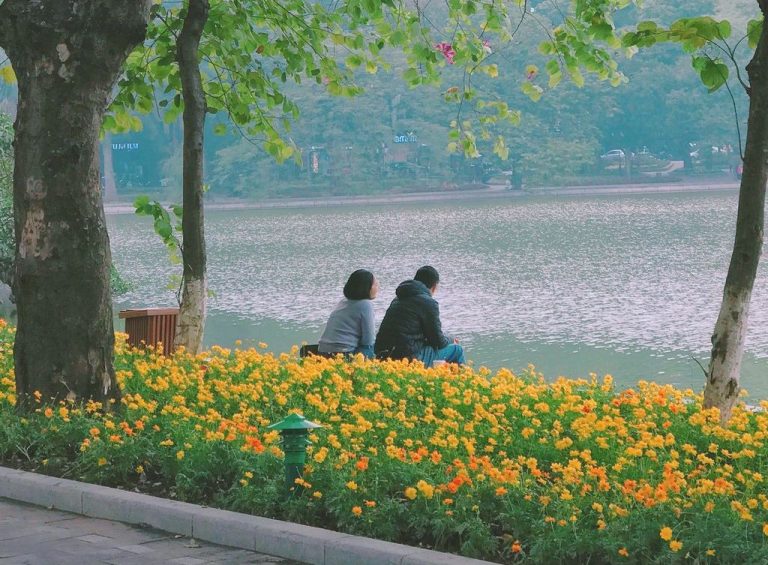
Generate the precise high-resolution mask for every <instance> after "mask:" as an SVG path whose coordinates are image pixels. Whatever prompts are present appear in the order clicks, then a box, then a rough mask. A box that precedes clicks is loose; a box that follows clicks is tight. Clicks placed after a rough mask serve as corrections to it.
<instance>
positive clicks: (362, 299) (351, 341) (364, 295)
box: [317, 269, 379, 359]
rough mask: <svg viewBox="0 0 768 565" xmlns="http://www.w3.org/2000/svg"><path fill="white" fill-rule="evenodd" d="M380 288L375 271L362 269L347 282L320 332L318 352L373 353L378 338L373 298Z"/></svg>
mask: <svg viewBox="0 0 768 565" xmlns="http://www.w3.org/2000/svg"><path fill="white" fill-rule="evenodd" d="M378 292H379V282H378V281H377V280H376V277H374V276H373V273H371V272H370V271H366V270H365V269H358V270H357V271H355V272H354V273H352V274H351V275H350V276H349V279H348V280H347V284H345V285H344V298H343V299H342V300H341V302H339V303H338V304H337V305H336V308H334V309H333V312H331V315H330V317H329V318H328V323H327V324H325V329H324V330H323V335H322V336H320V341H319V344H318V348H317V351H318V353H321V354H324V355H329V354H335V353H346V354H355V353H362V354H363V355H365V356H366V357H367V358H369V359H370V358H371V357H373V342H374V340H375V339H376V329H375V326H376V324H375V320H374V315H373V304H372V302H371V301H372V300H373V299H374V298H376V294H377V293H378Z"/></svg>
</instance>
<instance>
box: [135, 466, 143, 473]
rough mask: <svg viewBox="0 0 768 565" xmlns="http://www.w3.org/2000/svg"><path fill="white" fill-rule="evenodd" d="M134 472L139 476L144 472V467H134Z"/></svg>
mask: <svg viewBox="0 0 768 565" xmlns="http://www.w3.org/2000/svg"><path fill="white" fill-rule="evenodd" d="M136 472H137V473H138V474H139V475H141V474H142V473H143V472H144V467H143V466H142V465H136Z"/></svg>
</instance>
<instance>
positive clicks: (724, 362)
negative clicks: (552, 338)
mask: <svg viewBox="0 0 768 565" xmlns="http://www.w3.org/2000/svg"><path fill="white" fill-rule="evenodd" d="M759 3H760V8H761V10H762V11H763V14H766V11H768V8H767V6H768V1H766V0H760V2H759ZM747 72H748V74H749V88H750V91H749V118H748V121H747V142H746V146H745V151H744V173H743V175H742V177H741V188H740V190H739V209H738V213H737V217H736V238H735V241H734V244H733V254H732V255H731V263H730V266H729V267H728V276H727V278H726V281H725V288H724V289H723V302H722V305H721V306H720V314H719V315H718V318H717V322H716V323H715V332H714V334H713V335H712V358H711V360H710V363H709V371H708V374H707V384H706V387H705V388H704V406H705V407H706V408H712V407H717V408H719V409H720V418H721V420H722V422H727V421H728V420H729V419H730V417H731V411H732V410H733V406H734V404H735V403H736V400H737V398H738V394H739V375H740V371H741V360H742V357H743V354H744V339H745V338H746V334H747V320H748V318H749V303H750V299H751V297H752V288H753V287H754V283H755V276H756V274H757V265H758V263H759V261H760V253H761V251H762V247H763V224H764V209H765V184H766V181H767V180H768V26H765V25H764V26H763V31H762V33H761V35H760V41H759V43H758V45H757V49H756V50H755V54H754V56H753V57H752V60H751V61H750V63H749V65H747Z"/></svg>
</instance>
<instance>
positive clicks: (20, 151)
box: [0, 0, 150, 408]
mask: <svg viewBox="0 0 768 565" xmlns="http://www.w3.org/2000/svg"><path fill="white" fill-rule="evenodd" d="M149 9H150V0H90V1H89V2H81V1H78V0H39V1H37V2H29V1H28V0H5V2H3V3H2V4H0V21H1V22H2V28H3V32H2V33H0V45H1V46H2V47H3V48H4V49H5V51H6V53H7V54H8V56H9V57H10V60H11V63H12V64H13V68H14V70H15V72H16V77H17V78H18V89H19V90H18V91H19V99H18V112H17V117H16V122H15V141H14V143H15V152H16V163H15V169H14V179H13V187H14V188H13V192H14V213H15V236H16V252H15V255H16V260H15V277H14V283H15V284H14V294H15V297H16V303H17V308H18V328H17V332H16V342H15V345H14V358H15V369H16V390H17V395H18V399H19V406H20V407H22V408H23V407H24V406H25V405H27V403H28V402H29V399H30V396H31V395H32V393H33V392H34V391H40V392H41V393H42V394H43V397H45V398H56V399H63V398H69V399H77V400H80V399H85V398H89V399H95V400H100V401H108V400H109V399H112V398H116V397H117V396H118V395H119V390H118V387H117V383H116V382H115V375H114V366H113V357H114V351H113V349H114V331H113V327H112V301H111V294H110V288H109V266H110V262H111V256H110V250H109V238H108V235H107V230H106V225H105V221H104V210H103V206H102V200H101V192H100V188H99V158H98V152H99V128H100V125H101V121H102V117H103V114H104V111H105V109H106V107H107V104H108V102H109V100H110V97H111V95H112V90H113V88H114V86H115V83H116V81H117V78H118V76H119V73H120V69H121V67H122V65H123V62H124V61H125V58H126V57H127V55H128V53H129V52H130V50H131V49H132V48H133V47H134V46H135V45H137V44H138V43H139V42H141V41H142V40H143V38H144V36H145V33H146V27H147V22H148V19H149Z"/></svg>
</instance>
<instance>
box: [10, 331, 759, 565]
mask: <svg viewBox="0 0 768 565" xmlns="http://www.w3.org/2000/svg"><path fill="white" fill-rule="evenodd" d="M13 336H14V330H13V328H11V327H9V326H7V325H6V324H5V323H0V371H2V372H1V373H0V375H2V376H0V462H2V463H3V464H5V465H9V466H14V467H19V468H24V469H28V470H33V471H37V472H41V473H46V474H50V475H56V476H62V477H67V478H71V479H77V480H83V481H90V482H94V483H99V484H105V485H111V486H120V487H122V488H127V489H134V488H136V489H139V490H142V491H145V492H149V493H155V494H160V495H162V496H168V497H173V498H178V499H182V500H188V501H192V502H198V503H205V504H211V505H216V506H219V507H224V508H229V509H233V510H238V511H242V512H249V513H254V514H259V515H263V516H269V517H274V518H280V519H285V520H292V521H296V522H301V523H307V524H312V525H318V526H322V527H330V528H334V529H337V530H340V531H345V532H349V533H353V534H361V535H366V536H372V537H376V538H380V539H385V540H392V541H397V542H404V543H410V544H414V545H416V544H421V545H424V546H427V547H433V548H436V549H440V550H444V551H453V552H458V553H461V554H463V555H466V556H473V557H482V558H485V559H489V560H494V561H499V562H503V563H547V564H549V563H586V562H590V563H624V562H626V563H684V562H685V563H688V562H695V563H735V562H744V563H762V562H766V560H768V496H766V488H765V477H766V476H768V475H767V473H768V469H766V466H768V457H767V456H768V447H766V444H765V441H766V437H768V436H767V434H768V415H766V414H765V413H763V412H760V411H752V410H748V409H746V408H745V407H743V406H742V407H740V408H739V409H737V410H736V412H735V414H734V416H733V418H732V420H731V423H730V424H729V427H728V428H722V427H721V426H720V425H719V423H718V422H719V417H718V414H717V412H716V411H712V410H703V409H702V407H701V398H700V396H699V395H696V394H695V393H694V392H692V391H681V390H677V389H675V388H673V387H671V386H661V385H657V384H653V383H647V382H640V383H638V386H637V388H636V389H632V390H625V391H616V390H615V389H614V388H613V385H612V382H611V378H610V377H608V376H606V377H605V378H603V379H602V380H598V379H597V377H596V376H594V375H593V376H592V377H591V378H590V379H586V380H585V379H581V380H567V379H564V378H560V379H558V380H556V381H554V382H552V383H547V382H545V381H544V380H543V378H542V377H541V376H540V375H538V374H536V373H535V371H534V370H533V368H529V370H528V371H526V372H525V373H524V374H522V375H520V376H516V375H514V374H512V373H511V372H510V371H508V370H501V371H499V372H497V373H496V374H491V373H490V372H489V371H487V370H485V369H482V368H481V369H479V370H474V369H472V368H461V369H459V368H457V367H451V366H443V367H440V368H438V369H429V370H427V369H424V367H423V366H422V365H420V364H418V363H408V362H405V361H397V362H395V361H387V362H369V361H365V360H364V359H362V357H360V358H358V359H355V360H352V361H351V362H347V361H344V360H343V359H341V358H338V359H324V358H308V359H304V360H299V359H297V358H296V357H295V354H294V353H295V352H294V353H292V354H290V355H289V354H282V355H280V356H278V357H275V356H273V355H272V354H267V353H264V352H263V351H261V350H255V349H248V350H238V349H234V350H229V349H224V348H220V347H214V348H212V349H211V350H210V351H206V352H203V353H201V354H200V355H197V356H190V355H187V354H185V353H184V352H178V353H176V354H175V355H174V356H173V357H164V356H162V355H159V354H157V353H156V352H154V351H151V350H150V351H137V350H133V349H129V348H127V347H126V345H125V341H124V338H123V337H122V336H119V337H118V340H117V341H118V343H117V351H116V367H117V370H118V378H119V380H120V383H121V386H122V391H123V395H122V399H121V401H120V403H119V404H118V405H114V406H110V407H109V408H110V410H108V411H107V412H106V413H105V412H104V411H103V410H102V407H101V406H100V405H98V404H95V403H89V404H86V405H83V406H81V405H76V404H67V403H60V404H54V405H51V404H48V403H46V402H45V399H44V398H40V397H39V395H35V397H34V398H32V399H31V405H32V408H31V410H30V411H29V412H28V413H27V414H25V415H23V416H20V415H19V413H18V412H17V411H16V410H15V408H14V405H15V400H16V398H15V394H14V378H13V370H12V346H13ZM294 411H298V412H301V413H303V414H304V415H305V416H306V417H307V418H309V419H310V420H312V421H315V422H318V423H321V424H322V425H323V428H322V429H319V430H316V431H315V432H314V433H312V434H311V436H310V439H311V440H312V442H313V445H312V447H311V448H310V451H309V457H308V465H307V466H306V468H305V469H304V474H303V477H302V478H301V479H299V480H298V484H297V485H296V489H294V490H293V491H292V492H291V493H290V495H287V494H286V493H285V492H284V483H283V480H284V479H283V462H282V459H283V454H282V451H281V449H280V440H279V436H278V433H277V432H275V431H272V430H269V429H268V428H267V426H268V425H269V424H270V423H274V422H276V421H278V420H281V419H282V418H284V417H285V416H286V415H287V414H288V413H290V412H294Z"/></svg>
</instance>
